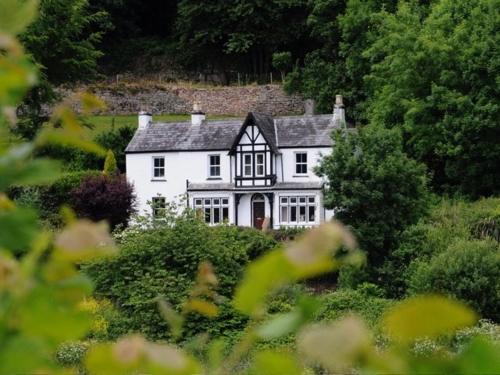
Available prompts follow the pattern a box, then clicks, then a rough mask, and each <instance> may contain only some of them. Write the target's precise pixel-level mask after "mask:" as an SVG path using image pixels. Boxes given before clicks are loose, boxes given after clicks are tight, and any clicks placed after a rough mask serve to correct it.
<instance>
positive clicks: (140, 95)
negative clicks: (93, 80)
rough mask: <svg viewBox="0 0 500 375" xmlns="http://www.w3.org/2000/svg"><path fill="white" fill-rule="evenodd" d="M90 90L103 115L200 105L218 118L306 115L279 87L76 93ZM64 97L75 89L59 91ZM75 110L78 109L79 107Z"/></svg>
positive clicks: (100, 88)
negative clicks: (251, 114) (249, 114)
mask: <svg viewBox="0 0 500 375" xmlns="http://www.w3.org/2000/svg"><path fill="white" fill-rule="evenodd" d="M85 90H87V91H90V92H93V93H94V94H95V95H97V96H99V97H100V98H102V99H103V100H104V101H105V102H106V104H107V109H106V110H105V111H103V112H102V114H110V115H129V114H136V113H137V112H139V111H140V110H146V111H151V112H152V113H153V114H155V115H159V114H172V113H189V112H191V110H192V108H193V103H195V102H198V103H199V104H200V105H201V108H202V109H203V111H205V112H206V113H207V114H215V115H240V116H241V115H245V114H246V113H247V112H249V111H260V112H266V113H270V114H272V115H289V114H302V113H304V101H303V99H302V98H301V97H300V96H298V95H287V94H286V93H285V92H284V91H283V89H282V88H281V86H280V85H264V86H257V85H251V86H214V87H206V88H200V87H189V86H173V85H149V86H144V85H142V86H139V85H133V84H116V85H90V86H85V87H79V88H78V89H76V91H85ZM59 92H60V93H61V94H62V96H63V97H70V96H71V94H72V93H73V92H75V90H69V89H63V88H60V89H59ZM74 107H75V108H76V109H78V108H77V107H78V106H77V104H74Z"/></svg>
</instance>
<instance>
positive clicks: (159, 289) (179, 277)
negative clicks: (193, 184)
mask: <svg viewBox="0 0 500 375" xmlns="http://www.w3.org/2000/svg"><path fill="white" fill-rule="evenodd" d="M193 216H194V215H190V214H185V215H183V216H181V217H179V218H177V219H176V220H175V223H173V225H170V224H171V223H170V222H169V224H165V225H161V224H159V223H157V224H156V225H155V226H154V227H153V228H151V229H143V230H135V228H133V229H134V230H131V231H129V232H130V233H129V234H128V235H127V236H123V237H122V240H121V252H120V255H119V256H118V257H116V258H113V259H108V260H103V261H100V262H96V263H91V264H87V265H85V266H84V270H85V272H86V273H88V274H89V275H90V276H91V278H92V279H93V280H94V282H95V285H96V296H97V297H98V298H103V297H104V298H106V299H108V300H110V301H112V302H113V303H114V304H115V306H116V308H117V310H118V311H119V312H120V317H117V318H116V319H114V320H113V321H110V322H109V328H108V330H109V332H110V336H111V337H116V336H118V335H120V334H124V333H127V332H129V331H133V332H142V333H144V334H145V335H147V336H149V337H151V338H154V339H165V338H169V337H170V335H171V334H170V332H169V329H168V326H167V324H166V322H165V320H164V319H163V318H162V316H161V314H160V312H159V310H158V306H157V300H156V298H157V297H158V296H164V298H165V299H166V300H167V301H168V303H170V304H171V305H172V306H173V307H174V308H175V309H176V310H180V309H181V308H182V307H181V303H182V301H183V299H184V298H185V297H186V296H187V294H188V292H189V290H190V288H191V287H192V285H193V282H194V278H195V275H196V271H197V267H198V265H199V264H200V263H201V262H203V261H209V262H211V263H212V264H213V266H214V270H215V274H216V275H217V277H218V280H219V286H218V288H217V292H218V294H219V295H220V305H219V309H220V311H219V315H218V316H217V318H215V319H212V320H211V319H208V318H206V317H203V316H201V315H198V314H195V313H190V314H189V315H188V319H187V321H186V323H185V327H184V328H185V330H184V336H183V338H189V337H192V336H193V335H195V334H197V333H200V332H205V331H206V332H208V333H210V334H211V335H215V336H221V335H230V334H231V331H233V330H237V329H240V328H241V327H242V326H243V325H244V322H245V321H246V319H245V318H244V317H243V316H241V315H240V314H237V313H236V312H235V311H234V310H233V308H232V307H231V305H230V303H229V302H228V298H229V297H231V296H232V293H233V289H234V287H235V285H236V283H237V282H238V280H239V279H240V276H241V273H242V269H243V267H244V266H245V265H246V264H247V262H248V261H249V254H255V253H257V252H259V253H261V252H263V251H264V248H259V246H264V244H265V246H270V247H273V246H274V244H275V243H274V241H272V239H270V238H269V237H267V236H266V235H265V234H263V233H261V232H259V231H255V230H245V229H241V228H237V227H232V226H217V227H208V226H206V225H205V224H204V223H202V222H200V221H199V220H198V219H196V218H195V217H193ZM249 239H250V241H249ZM257 245H258V246H257Z"/></svg>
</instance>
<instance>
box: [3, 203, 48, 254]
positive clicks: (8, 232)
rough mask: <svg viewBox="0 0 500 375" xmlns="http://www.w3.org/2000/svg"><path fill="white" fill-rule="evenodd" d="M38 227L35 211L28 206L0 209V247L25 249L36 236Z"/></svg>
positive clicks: (13, 249) (17, 249)
mask: <svg viewBox="0 0 500 375" xmlns="http://www.w3.org/2000/svg"><path fill="white" fill-rule="evenodd" d="M38 229H39V223H38V216H37V214H36V212H35V211H33V210H31V209H28V208H16V209H14V210H10V211H5V210H0V248H5V249H8V250H12V251H25V250H27V249H28V248H29V246H30V245H31V243H32V242H33V240H34V239H35V238H36V236H37V234H38Z"/></svg>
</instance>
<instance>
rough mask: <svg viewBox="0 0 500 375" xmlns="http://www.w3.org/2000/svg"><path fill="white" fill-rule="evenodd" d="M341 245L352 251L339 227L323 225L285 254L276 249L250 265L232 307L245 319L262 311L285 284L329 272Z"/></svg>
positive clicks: (306, 235)
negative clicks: (270, 295) (271, 295)
mask: <svg viewBox="0 0 500 375" xmlns="http://www.w3.org/2000/svg"><path fill="white" fill-rule="evenodd" d="M341 245H345V246H346V247H348V248H353V247H354V240H353V238H352V236H351V235H350V234H349V232H348V231H347V230H346V229H345V228H344V227H342V226H341V225H340V224H338V223H327V224H323V225H321V226H320V227H318V228H314V229H311V230H309V231H307V232H306V233H305V234H304V235H303V236H302V237H301V238H300V239H299V240H297V241H295V242H294V243H292V244H291V245H289V246H288V248H287V249H286V250H282V249H277V250H274V251H272V252H269V253H267V254H265V255H263V256H262V257H261V258H259V259H257V260H256V261H254V262H252V263H251V264H250V265H249V266H248V267H247V269H246V271H245V275H244V277H243V280H242V282H241V283H240V285H239V286H238V287H237V289H236V294H235V297H234V306H235V307H236V309H238V310H239V311H240V312H242V313H245V314H248V315H256V314H260V313H262V312H263V311H264V306H263V304H264V302H265V300H266V297H267V296H268V295H269V293H270V292H271V291H273V290H274V289H276V288H278V287H280V286H283V285H285V284H287V283H291V282H295V281H298V280H301V279H304V278H307V277H312V276H317V275H321V274H323V273H325V272H329V271H332V270H333V269H335V267H337V266H338V265H339V264H340V262H337V261H336V260H334V258H333V257H334V255H335V253H336V252H337V251H338V250H339V248H340V246H341Z"/></svg>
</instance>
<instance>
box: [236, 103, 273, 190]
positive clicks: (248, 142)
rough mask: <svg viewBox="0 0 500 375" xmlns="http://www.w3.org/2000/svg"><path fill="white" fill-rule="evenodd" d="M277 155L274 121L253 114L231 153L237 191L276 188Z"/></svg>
mask: <svg viewBox="0 0 500 375" xmlns="http://www.w3.org/2000/svg"><path fill="white" fill-rule="evenodd" d="M277 153H278V150H277V149H276V135H275V131H274V122H273V119H272V118H271V117H270V116H268V115H265V114H260V113H249V114H248V116H247V118H246V119H245V121H244V122H243V125H242V126H241V129H240V131H239V133H238V135H237V136H236V138H235V140H234V142H233V145H232V146H231V149H230V151H229V155H230V156H232V158H233V163H232V164H233V170H234V184H235V187H237V188H238V187H239V188H244V187H253V186H272V185H274V184H275V183H276V154H277Z"/></svg>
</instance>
